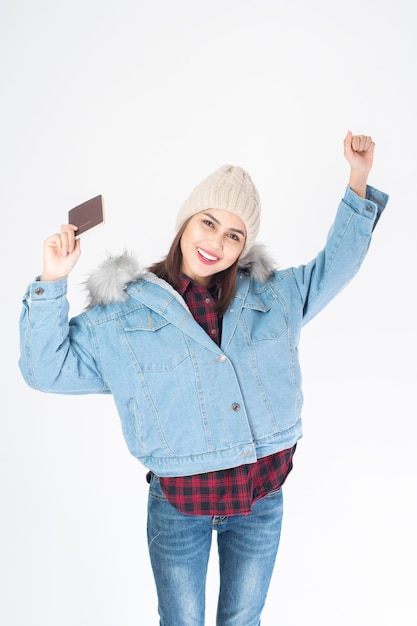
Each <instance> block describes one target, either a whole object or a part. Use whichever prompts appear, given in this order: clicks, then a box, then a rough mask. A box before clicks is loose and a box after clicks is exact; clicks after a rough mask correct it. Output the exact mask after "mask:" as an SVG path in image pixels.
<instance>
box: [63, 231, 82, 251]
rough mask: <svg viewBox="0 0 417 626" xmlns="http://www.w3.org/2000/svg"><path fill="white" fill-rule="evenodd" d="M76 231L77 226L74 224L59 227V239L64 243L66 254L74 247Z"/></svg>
mask: <svg viewBox="0 0 417 626" xmlns="http://www.w3.org/2000/svg"><path fill="white" fill-rule="evenodd" d="M77 230H78V226H75V225H74V224H62V225H61V237H62V241H63V242H65V243H66V245H65V248H66V249H67V252H69V253H71V252H73V250H74V247H75V231H77Z"/></svg>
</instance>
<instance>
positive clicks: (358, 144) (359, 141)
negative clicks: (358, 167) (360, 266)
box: [352, 135, 373, 152]
mask: <svg viewBox="0 0 417 626" xmlns="http://www.w3.org/2000/svg"><path fill="white" fill-rule="evenodd" d="M372 143H373V142H372V137H369V136H368V135H355V136H354V137H353V138H352V150H353V151H354V152H367V151H368V150H369V148H370V147H371V145H372Z"/></svg>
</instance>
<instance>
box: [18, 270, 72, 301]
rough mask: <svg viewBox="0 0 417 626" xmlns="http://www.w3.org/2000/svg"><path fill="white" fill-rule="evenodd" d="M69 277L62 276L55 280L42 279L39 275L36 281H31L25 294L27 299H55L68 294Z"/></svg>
mask: <svg viewBox="0 0 417 626" xmlns="http://www.w3.org/2000/svg"><path fill="white" fill-rule="evenodd" d="M67 283H68V281H67V278H61V279H60V280H56V281H53V282H47V281H41V280H40V277H39V276H38V277H37V278H36V280H35V282H33V283H31V284H30V285H29V287H28V289H27V292H26V294H25V299H26V300H30V301H31V302H37V301H38V300H54V299H55V298H60V297H61V296H65V295H66V294H67Z"/></svg>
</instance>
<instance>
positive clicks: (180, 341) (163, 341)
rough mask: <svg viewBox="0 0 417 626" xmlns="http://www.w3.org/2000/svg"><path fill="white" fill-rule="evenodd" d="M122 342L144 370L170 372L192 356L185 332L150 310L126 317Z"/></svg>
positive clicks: (122, 329) (122, 327) (122, 328)
mask: <svg viewBox="0 0 417 626" xmlns="http://www.w3.org/2000/svg"><path fill="white" fill-rule="evenodd" d="M120 331H121V334H122V343H123V344H124V346H125V348H126V349H127V351H128V352H129V353H130V354H131V356H133V357H134V359H135V360H136V361H137V362H138V364H139V365H140V368H141V369H142V371H143V372H164V371H166V372H168V371H171V370H174V369H175V368H177V367H178V366H179V365H180V364H181V363H183V362H184V361H185V360H186V359H188V358H189V356H190V353H189V349H188V346H187V342H186V340H185V337H184V334H183V333H182V332H181V330H180V329H178V328H177V327H176V326H174V325H173V324H171V323H170V322H168V321H167V320H166V319H165V318H164V317H162V316H160V315H158V314H157V313H155V312H153V311H149V309H143V310H140V311H136V312H135V313H134V315H132V316H130V317H129V318H125V319H124V320H123V324H122V326H121V329H120Z"/></svg>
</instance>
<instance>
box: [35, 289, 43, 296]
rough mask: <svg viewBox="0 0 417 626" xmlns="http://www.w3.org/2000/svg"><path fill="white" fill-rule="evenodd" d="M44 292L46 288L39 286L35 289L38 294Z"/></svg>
mask: <svg viewBox="0 0 417 626" xmlns="http://www.w3.org/2000/svg"><path fill="white" fill-rule="evenodd" d="M43 292H44V289H42V287H38V288H37V289H35V293H36V295H37V296H41V295H42V294H43Z"/></svg>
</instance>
